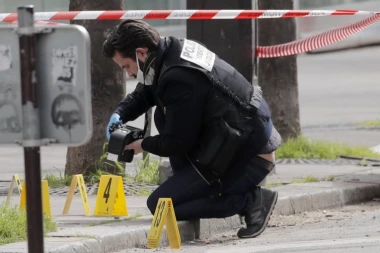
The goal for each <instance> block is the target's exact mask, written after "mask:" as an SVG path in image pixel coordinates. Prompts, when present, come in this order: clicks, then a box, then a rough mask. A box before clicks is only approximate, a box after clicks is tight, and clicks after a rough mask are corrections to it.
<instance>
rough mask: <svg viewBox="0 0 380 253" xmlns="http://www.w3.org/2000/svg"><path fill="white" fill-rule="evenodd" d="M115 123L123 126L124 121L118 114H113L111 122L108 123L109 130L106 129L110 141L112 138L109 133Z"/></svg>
mask: <svg viewBox="0 0 380 253" xmlns="http://www.w3.org/2000/svg"><path fill="white" fill-rule="evenodd" d="M115 123H119V124H123V122H122V120H121V119H120V115H119V114H117V113H114V114H112V116H111V118H110V121H109V122H108V125H107V129H106V136H107V140H110V137H111V133H110V131H109V129H110V126H111V125H112V124H115Z"/></svg>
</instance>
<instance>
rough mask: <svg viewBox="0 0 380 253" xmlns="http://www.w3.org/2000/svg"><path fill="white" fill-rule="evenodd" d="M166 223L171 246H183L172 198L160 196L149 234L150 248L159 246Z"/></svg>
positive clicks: (173, 247)
mask: <svg viewBox="0 0 380 253" xmlns="http://www.w3.org/2000/svg"><path fill="white" fill-rule="evenodd" d="M164 224H165V225H166V231H167V234H168V239H169V245H170V248H172V249H179V248H180V247H181V237H180V235H179V230H178V224H177V219H176V217H175V213H174V208H173V202H172V200H171V198H160V199H159V200H158V203H157V206H156V210H155V211H154V216H153V221H152V226H151V228H150V230H149V234H148V248H150V249H152V248H157V247H158V245H159V242H160V238H161V233H162V228H163V227H164Z"/></svg>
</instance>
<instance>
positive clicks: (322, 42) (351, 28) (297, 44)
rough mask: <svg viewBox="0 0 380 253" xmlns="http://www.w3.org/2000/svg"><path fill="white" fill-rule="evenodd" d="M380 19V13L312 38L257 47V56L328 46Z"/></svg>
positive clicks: (272, 55) (277, 55) (293, 52)
mask: <svg viewBox="0 0 380 253" xmlns="http://www.w3.org/2000/svg"><path fill="white" fill-rule="evenodd" d="M377 21H380V14H376V15H374V16H372V17H369V18H366V19H364V20H362V21H359V22H357V23H354V24H351V25H346V26H343V27H339V28H335V29H332V30H329V31H326V32H323V33H321V34H318V35H315V36H312V37H310V38H306V39H302V40H298V41H293V42H289V43H285V44H281V45H275V46H265V47H257V49H256V56H257V57H259V58H274V57H282V56H289V55H295V54H301V53H304V52H307V51H310V50H314V49H318V48H321V47H325V46H328V45H330V44H333V43H336V42H338V41H341V40H343V39H345V38H347V37H349V36H351V35H354V34H356V33H358V32H360V31H362V30H364V29H365V28H368V27H369V26H371V25H373V24H374V23H376V22H377Z"/></svg>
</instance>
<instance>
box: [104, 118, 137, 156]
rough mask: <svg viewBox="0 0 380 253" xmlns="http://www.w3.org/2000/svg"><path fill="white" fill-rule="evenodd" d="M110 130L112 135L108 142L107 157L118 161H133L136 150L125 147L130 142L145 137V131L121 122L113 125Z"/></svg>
mask: <svg viewBox="0 0 380 253" xmlns="http://www.w3.org/2000/svg"><path fill="white" fill-rule="evenodd" d="M109 131H110V133H111V135H110V140H109V142H108V149H107V152H108V156H107V159H108V160H110V161H118V162H127V163H130V162H132V160H133V156H134V155H135V154H134V150H124V148H125V146H126V145H128V144H130V143H132V142H134V141H136V140H139V139H142V138H144V131H143V130H142V129H139V128H136V127H132V126H127V125H121V124H113V125H111V126H110V128H109Z"/></svg>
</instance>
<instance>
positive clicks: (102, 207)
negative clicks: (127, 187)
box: [94, 175, 128, 216]
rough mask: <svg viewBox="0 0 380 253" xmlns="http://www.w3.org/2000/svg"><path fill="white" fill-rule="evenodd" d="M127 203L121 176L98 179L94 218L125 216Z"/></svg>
mask: <svg viewBox="0 0 380 253" xmlns="http://www.w3.org/2000/svg"><path fill="white" fill-rule="evenodd" d="M127 215H128V209H127V201H126V199H125V194H124V186H123V178H122V177H121V176H111V175H103V176H101V177H100V182H99V188H98V194H97V196H96V203H95V211H94V216H127Z"/></svg>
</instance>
